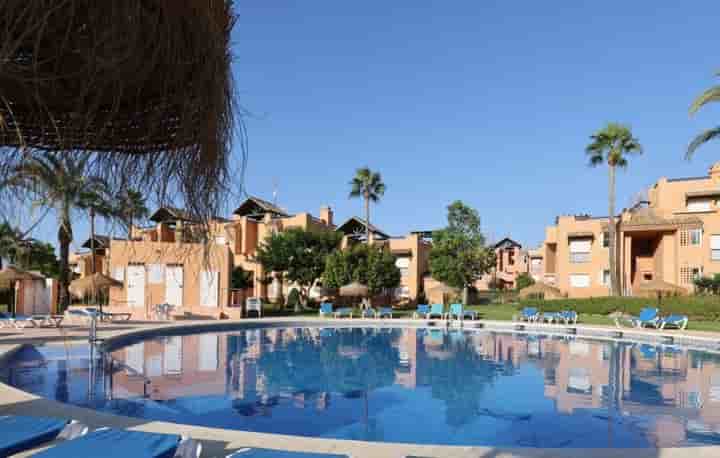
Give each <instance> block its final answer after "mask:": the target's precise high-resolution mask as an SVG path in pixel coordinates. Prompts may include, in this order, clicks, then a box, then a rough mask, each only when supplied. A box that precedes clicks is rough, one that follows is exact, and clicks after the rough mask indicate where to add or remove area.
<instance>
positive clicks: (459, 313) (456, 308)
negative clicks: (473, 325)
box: [448, 304, 477, 321]
mask: <svg viewBox="0 0 720 458" xmlns="http://www.w3.org/2000/svg"><path fill="white" fill-rule="evenodd" d="M448 315H449V316H450V318H455V317H457V319H458V320H461V321H462V320H464V319H465V318H470V319H471V320H476V319H477V313H475V312H474V311H472V310H467V309H466V308H465V307H464V306H463V305H462V304H450V312H449V313H448Z"/></svg>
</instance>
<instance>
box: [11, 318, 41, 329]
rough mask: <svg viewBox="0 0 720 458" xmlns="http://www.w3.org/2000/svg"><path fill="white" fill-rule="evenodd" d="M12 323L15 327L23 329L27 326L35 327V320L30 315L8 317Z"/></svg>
mask: <svg viewBox="0 0 720 458" xmlns="http://www.w3.org/2000/svg"><path fill="white" fill-rule="evenodd" d="M10 320H11V322H12V325H13V326H15V328H17V329H25V328H27V327H28V326H30V327H36V324H35V322H34V321H33V318H32V317H31V316H26V315H15V317H14V318H10Z"/></svg>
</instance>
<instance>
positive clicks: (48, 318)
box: [30, 314, 65, 328]
mask: <svg viewBox="0 0 720 458" xmlns="http://www.w3.org/2000/svg"><path fill="white" fill-rule="evenodd" d="M30 318H31V319H32V321H33V325H34V326H35V327H38V328H41V327H50V328H59V327H60V325H61V324H62V322H63V319H65V316H63V315H46V314H41V315H33V316H31V317H30Z"/></svg>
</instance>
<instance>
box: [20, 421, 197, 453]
mask: <svg viewBox="0 0 720 458" xmlns="http://www.w3.org/2000/svg"><path fill="white" fill-rule="evenodd" d="M200 450H201V446H200V444H198V443H196V442H195V441H191V440H187V439H183V438H182V437H181V436H179V435H177V434H159V433H146V432H142V431H128V430H124V429H113V428H103V429H98V430H95V431H93V432H91V433H88V434H86V435H85V436H82V437H80V438H78V439H73V440H69V441H66V442H62V443H60V444H58V445H56V446H54V447H51V448H48V449H46V450H43V451H42V452H40V453H37V454H35V455H33V457H36V458H80V457H91V456H92V457H95V456H97V457H102V458H173V457H179V456H182V457H184V458H190V457H194V458H197V457H199V456H200Z"/></svg>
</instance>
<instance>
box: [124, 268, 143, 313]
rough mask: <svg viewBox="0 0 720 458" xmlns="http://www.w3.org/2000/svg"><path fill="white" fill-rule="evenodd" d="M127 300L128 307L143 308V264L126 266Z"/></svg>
mask: <svg viewBox="0 0 720 458" xmlns="http://www.w3.org/2000/svg"><path fill="white" fill-rule="evenodd" d="M127 301H128V306H129V307H137V308H145V266H144V265H139V266H132V265H131V266H128V269H127Z"/></svg>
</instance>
